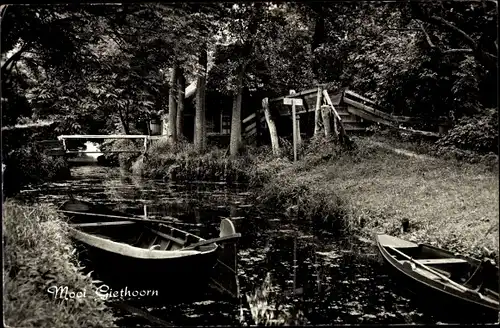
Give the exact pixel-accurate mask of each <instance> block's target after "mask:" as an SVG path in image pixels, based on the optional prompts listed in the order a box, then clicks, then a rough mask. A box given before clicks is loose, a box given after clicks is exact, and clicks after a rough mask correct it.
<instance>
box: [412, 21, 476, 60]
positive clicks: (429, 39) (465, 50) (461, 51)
mask: <svg viewBox="0 0 500 328" xmlns="http://www.w3.org/2000/svg"><path fill="white" fill-rule="evenodd" d="M419 25H420V31H422V33H424V36H425V39H426V41H427V43H428V44H429V46H430V47H431V48H433V49H436V50H438V51H439V52H441V53H443V54H453V53H466V54H472V53H473V50H472V49H470V48H464V49H441V48H440V47H438V46H436V45H435V44H434V43H433V42H432V40H431V37H430V36H429V33H427V31H426V30H425V28H424V26H423V25H422V23H420V24H419Z"/></svg>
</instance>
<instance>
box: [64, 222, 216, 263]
mask: <svg viewBox="0 0 500 328" xmlns="http://www.w3.org/2000/svg"><path fill="white" fill-rule="evenodd" d="M158 225H161V224H158ZM164 226H166V227H168V228H172V229H175V230H178V231H180V232H182V233H186V234H189V235H192V236H195V237H196V238H198V239H199V240H200V241H203V240H205V239H203V238H201V237H198V236H196V235H193V234H191V233H189V232H186V231H183V230H179V229H177V228H174V227H170V226H168V225H164ZM70 234H71V236H72V237H73V238H74V239H76V240H78V241H80V242H82V243H85V244H87V245H88V246H92V247H96V248H99V249H101V250H103V251H107V252H110V253H114V254H118V255H122V256H126V257H130V258H136V259H157V260H161V259H173V258H179V257H188V256H195V255H206V254H209V253H213V252H215V251H216V250H217V249H218V248H219V246H218V245H217V244H216V243H213V244H212V245H214V246H215V247H212V248H210V249H207V250H205V251H200V250H181V249H178V250H157V249H146V248H141V247H136V246H132V245H129V244H126V243H123V242H116V241H113V240H110V239H107V238H103V237H99V236H95V235H93V234H91V233H88V232H84V231H81V230H79V229H77V228H73V227H71V226H70ZM209 245H211V244H209Z"/></svg>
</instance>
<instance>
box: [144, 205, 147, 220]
mask: <svg viewBox="0 0 500 328" xmlns="http://www.w3.org/2000/svg"><path fill="white" fill-rule="evenodd" d="M144 219H146V220H147V219H148V208H147V205H146V204H144Z"/></svg>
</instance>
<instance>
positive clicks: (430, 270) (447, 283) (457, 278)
mask: <svg viewBox="0 0 500 328" xmlns="http://www.w3.org/2000/svg"><path fill="white" fill-rule="evenodd" d="M376 243H377V246H378V248H379V251H380V254H381V255H382V257H383V258H384V261H385V262H386V263H388V264H389V265H390V266H391V267H392V268H393V269H395V272H397V273H398V274H399V276H400V277H402V278H405V283H408V285H406V286H407V287H409V288H410V289H413V291H414V293H415V295H417V296H419V297H421V298H422V299H424V300H425V301H426V302H429V301H430V302H431V303H432V304H433V306H437V307H438V308H441V307H443V308H444V307H446V308H447V309H449V308H453V310H454V311H453V312H455V313H456V314H457V315H458V314H460V313H461V314H465V315H470V316H475V315H485V316H487V317H488V318H492V319H493V320H496V319H495V318H498V314H499V311H500V308H499V295H498V288H499V277H498V267H496V266H495V265H493V264H492V263H491V262H489V261H479V260H477V259H473V258H470V257H465V256H460V255H456V254H454V253H452V252H450V251H447V250H444V249H441V248H437V247H434V246H431V245H427V244H416V243H413V242H409V241H406V240H403V239H400V238H396V237H393V236H389V235H386V234H379V235H377V236H376Z"/></svg>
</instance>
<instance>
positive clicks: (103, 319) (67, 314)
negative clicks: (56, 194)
mask: <svg viewBox="0 0 500 328" xmlns="http://www.w3.org/2000/svg"><path fill="white" fill-rule="evenodd" d="M4 211H5V212H4V218H3V222H4V231H5V233H4V245H5V248H4V254H5V259H4V296H3V303H4V318H5V323H6V324H7V325H8V326H12V327H55V328H57V327H109V326H112V325H113V322H114V320H115V319H114V317H113V315H112V314H111V312H110V310H109V309H108V308H107V307H106V306H105V304H104V301H103V300H102V299H101V298H99V296H98V295H97V294H96V293H95V289H94V288H93V282H92V279H91V278H90V277H89V276H88V275H83V274H82V273H81V271H80V269H81V267H80V266H79V264H78V261H77V259H76V252H75V249H74V247H73V245H72V244H71V242H70V240H69V238H68V234H67V229H68V226H67V224H66V223H65V222H64V221H62V220H61V219H60V218H59V216H58V214H57V212H56V211H55V209H53V208H52V207H50V206H48V205H37V206H35V207H26V206H22V205H18V204H16V203H13V202H10V201H8V202H7V203H6V204H5V206H4ZM50 286H62V287H65V286H68V289H69V290H72V291H85V293H86V297H82V298H73V299H71V298H70V299H68V300H65V299H59V298H57V299H56V298H54V296H53V295H51V294H49V293H48V291H47V289H48V288H49V287H50Z"/></svg>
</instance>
